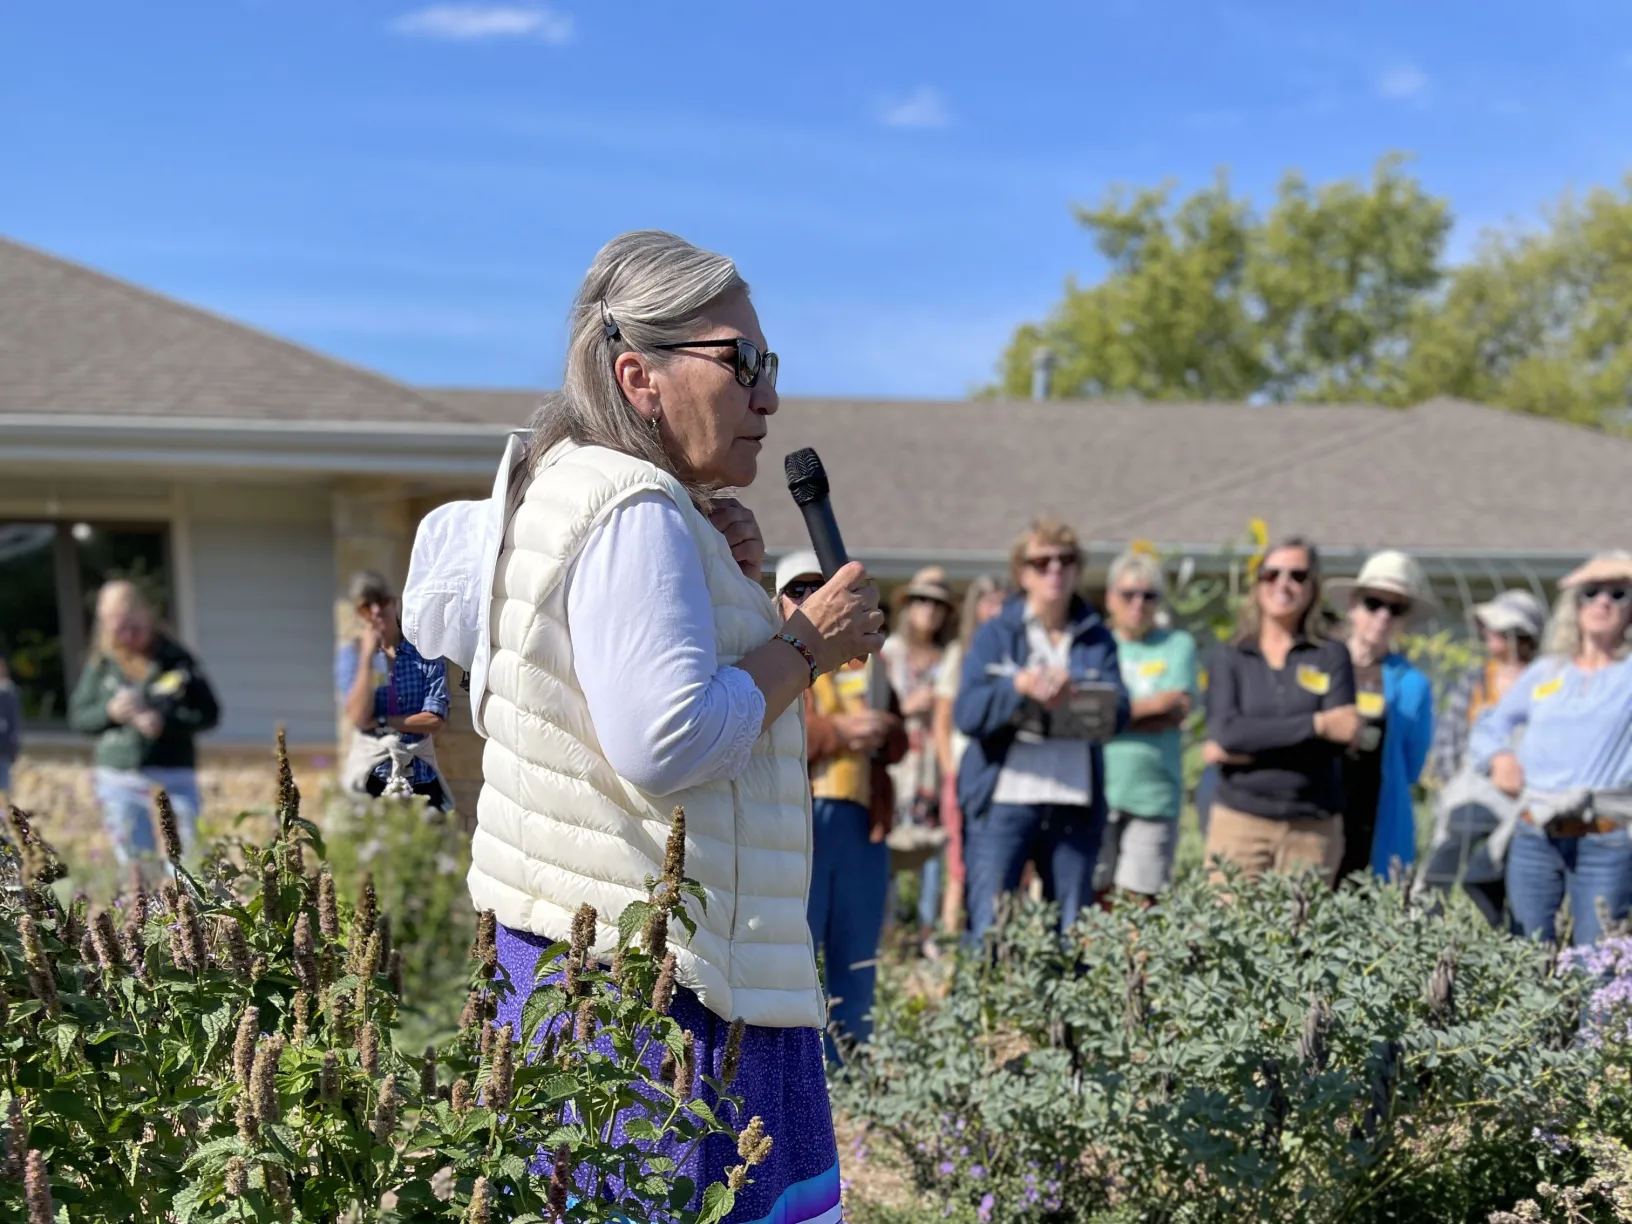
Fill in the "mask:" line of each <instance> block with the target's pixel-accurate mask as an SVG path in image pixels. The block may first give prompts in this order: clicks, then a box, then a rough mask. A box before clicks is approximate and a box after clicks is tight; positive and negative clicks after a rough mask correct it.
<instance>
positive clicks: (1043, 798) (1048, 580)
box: [952, 519, 1128, 937]
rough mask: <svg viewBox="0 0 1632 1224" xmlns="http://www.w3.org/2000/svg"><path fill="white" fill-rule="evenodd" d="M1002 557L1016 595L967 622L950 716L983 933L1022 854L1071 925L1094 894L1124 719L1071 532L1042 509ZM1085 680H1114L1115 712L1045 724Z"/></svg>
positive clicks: (1111, 657)
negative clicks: (1110, 763) (960, 751)
mask: <svg viewBox="0 0 1632 1224" xmlns="http://www.w3.org/2000/svg"><path fill="white" fill-rule="evenodd" d="M1009 562H1010V568H1011V570H1012V572H1013V575H1014V581H1015V584H1016V585H1017V586H1018V587H1019V588H1020V590H1021V591H1022V592H1023V595H1022V597H1020V598H1017V599H1011V600H1009V602H1008V603H1007V604H1005V605H1004V608H1003V611H1002V612H1001V613H1000V614H999V615H998V616H997V617H995V618H994V619H992V620H990V621H988V622H986V624H984V625H982V626H981V627H980V630H979V631H978V632H977V633H976V634H975V637H974V640H973V641H972V642H971V643H970V646H969V652H968V654H967V656H966V657H965V659H964V663H963V677H962V683H961V684H960V686H959V688H958V696H957V701H956V702H955V704H954V705H953V708H952V720H953V722H954V723H956V724H957V727H958V730H960V731H962V732H963V733H964V734H965V735H966V736H968V737H969V741H970V743H969V748H968V750H967V751H966V752H965V753H964V756H963V762H962V764H961V765H960V766H959V769H958V806H959V807H960V808H961V809H962V812H963V818H964V862H965V869H966V872H967V877H968V882H967V891H968V907H969V928H970V931H971V932H972V933H973V934H974V935H975V936H977V937H978V936H979V935H980V934H982V933H983V932H984V931H985V930H986V928H987V927H989V926H990V925H991V923H992V912H993V907H994V905H995V903H996V900H997V897H998V895H999V894H1001V893H1006V892H1013V891H1014V890H1015V889H1016V888H1017V887H1018V886H1019V884H1020V873H1021V871H1022V870H1023V869H1024V867H1025V865H1026V862H1027V860H1030V861H1031V862H1032V863H1034V864H1035V865H1036V867H1037V873H1038V875H1039V877H1040V878H1041V880H1042V884H1043V894H1044V896H1045V897H1046V898H1048V899H1049V900H1051V901H1057V902H1058V903H1059V906H1060V924H1061V926H1062V928H1063V927H1068V926H1070V925H1071V923H1072V922H1073V921H1075V919H1076V916H1077V911H1078V910H1079V909H1081V908H1082V906H1084V905H1086V904H1088V903H1089V902H1090V900H1091V899H1092V896H1093V873H1094V863H1095V861H1096V860H1097V859H1098V857H1099V842H1100V837H1101V835H1102V834H1103V832H1104V829H1105V787H1104V774H1105V762H1104V756H1103V754H1102V752H1101V750H1100V745H1101V744H1102V743H1103V742H1104V741H1105V740H1106V739H1109V738H1111V737H1112V736H1113V735H1115V734H1117V733H1118V732H1120V731H1122V730H1123V729H1124V728H1125V727H1126V726H1127V724H1128V694H1127V690H1126V689H1125V688H1123V686H1122V674H1121V669H1120V668H1119V667H1118V666H1117V658H1116V639H1115V638H1114V637H1112V636H1111V632H1110V630H1109V629H1107V628H1106V626H1105V624H1104V622H1103V621H1101V620H1100V618H1099V616H1098V614H1096V613H1095V612H1094V610H1093V609H1092V608H1090V607H1089V606H1088V604H1087V603H1086V602H1085V601H1084V600H1083V599H1082V597H1081V596H1080V595H1078V594H1077V582H1078V579H1079V578H1080V576H1081V573H1082V555H1081V550H1080V548H1079V546H1078V543H1077V537H1076V534H1075V533H1074V532H1073V531H1072V530H1071V529H1070V528H1069V527H1067V526H1065V525H1064V524H1063V523H1058V522H1055V521H1053V520H1051V519H1041V520H1038V521H1037V522H1035V523H1033V524H1032V525H1031V528H1030V529H1029V530H1028V531H1027V532H1026V533H1025V534H1024V535H1022V536H1021V537H1020V539H1019V540H1018V541H1016V543H1015V545H1014V548H1013V550H1012V552H1011V553H1010V558H1009ZM1084 682H1089V683H1098V684H1103V685H1108V686H1111V688H1112V690H1113V694H1114V698H1115V703H1114V704H1115V712H1114V714H1113V715H1112V716H1111V718H1110V719H1109V724H1110V725H1106V726H1104V727H1102V728H1098V729H1096V730H1097V732H1098V733H1097V734H1095V735H1094V736H1093V739H1092V740H1091V741H1090V740H1089V739H1087V738H1082V739H1067V738H1059V737H1056V736H1051V735H1049V734H1048V732H1049V729H1050V718H1051V716H1052V715H1054V714H1055V713H1056V712H1057V711H1059V710H1060V709H1061V708H1062V707H1063V706H1064V705H1065V703H1066V701H1067V700H1068V699H1069V698H1070V697H1071V695H1072V689H1073V686H1074V685H1078V684H1082V683H1084Z"/></svg>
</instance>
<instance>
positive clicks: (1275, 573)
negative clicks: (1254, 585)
mask: <svg viewBox="0 0 1632 1224" xmlns="http://www.w3.org/2000/svg"><path fill="white" fill-rule="evenodd" d="M1282 578H1285V579H1286V580H1287V581H1288V582H1290V583H1291V584H1292V585H1293V586H1302V585H1303V584H1304V583H1306V582H1308V581H1309V571H1308V570H1306V569H1261V570H1259V571H1258V581H1259V582H1261V583H1263V584H1264V585H1265V586H1274V585H1275V584H1276V583H1277V582H1279V581H1280V580H1281V579H1282Z"/></svg>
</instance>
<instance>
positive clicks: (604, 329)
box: [601, 301, 618, 340]
mask: <svg viewBox="0 0 1632 1224" xmlns="http://www.w3.org/2000/svg"><path fill="white" fill-rule="evenodd" d="M601 335H602V337H603V338H605V339H607V340H616V339H617V338H618V321H617V320H616V319H614V318H613V317H612V312H611V311H610V310H608V309H607V308H606V303H605V302H604V301H603V302H602V303H601Z"/></svg>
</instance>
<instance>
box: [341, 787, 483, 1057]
mask: <svg viewBox="0 0 1632 1224" xmlns="http://www.w3.org/2000/svg"><path fill="white" fill-rule="evenodd" d="M323 831H324V836H325V838H326V839H327V844H328V862H329V867H330V870H331V871H332V872H333V873H334V878H335V881H336V883H337V885H338V886H339V894H340V897H341V899H342V900H344V901H348V902H352V903H355V902H356V900H357V885H358V882H359V881H360V880H361V879H362V878H363V876H364V875H365V873H366V874H367V875H368V877H369V878H370V879H371V880H372V882H373V885H374V892H375V896H376V898H377V903H378V905H379V908H380V911H381V912H382V913H386V914H389V915H390V916H391V921H392V923H393V927H392V935H393V937H394V940H395V942H396V945H397V946H398V947H399V948H401V949H402V954H403V961H404V964H403V982H404V985H405V994H404V997H403V1000H402V1016H401V1025H400V1034H399V1035H400V1039H401V1041H402V1042H403V1044H404V1045H406V1046H408V1047H410V1048H415V1047H420V1046H423V1045H425V1044H427V1043H429V1042H433V1041H441V1040H445V1039H446V1038H447V1037H448V1036H450V1035H451V1034H452V1033H453V1032H454V1031H455V1030H456V1029H457V1027H458V1018H459V1006H460V1003H461V1000H460V999H459V997H458V995H457V993H456V992H454V991H451V990H449V989H448V983H449V982H457V981H458V980H460V978H462V977H463V976H464V974H465V954H466V952H467V950H468V949H469V947H470V941H471V939H472V938H474V936H475V933H476V915H475V913H474V912H473V911H472V910H471V908H470V892H469V889H468V886H467V885H466V883H465V875H466V873H467V872H468V871H469V869H470V837H469V835H468V834H465V833H462V832H461V831H460V830H459V829H458V827H457V826H456V825H454V824H453V823H452V822H451V821H449V820H448V819H447V818H446V817H445V816H444V815H443V814H442V813H441V812H438V811H437V810H436V809H435V808H432V807H429V806H427V805H426V804H424V803H422V802H419V801H417V800H416V801H411V802H405V801H403V800H400V799H377V800H365V799H359V798H357V797H355V796H348V795H341V794H333V795H330V796H327V797H326V802H325V804H324V810H323Z"/></svg>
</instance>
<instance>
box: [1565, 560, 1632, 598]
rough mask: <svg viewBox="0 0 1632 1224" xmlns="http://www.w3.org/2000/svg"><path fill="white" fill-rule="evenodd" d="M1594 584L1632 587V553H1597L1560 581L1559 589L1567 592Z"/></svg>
mask: <svg viewBox="0 0 1632 1224" xmlns="http://www.w3.org/2000/svg"><path fill="white" fill-rule="evenodd" d="M1593 583H1596V584H1600V585H1606V586H1607V585H1609V584H1612V583H1620V584H1622V585H1625V586H1632V553H1627V552H1601V553H1595V554H1594V555H1593V557H1592V560H1590V561H1588V562H1587V563H1586V564H1585V565H1579V566H1577V567H1576V568H1575V569H1573V570H1571V571H1570V572H1569V573H1567V574H1565V575H1564V577H1562V578H1560V579H1559V580H1558V585H1559V589H1560V590H1565V591H1568V590H1571V589H1572V588H1574V587H1579V586H1587V585H1589V584H1593Z"/></svg>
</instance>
